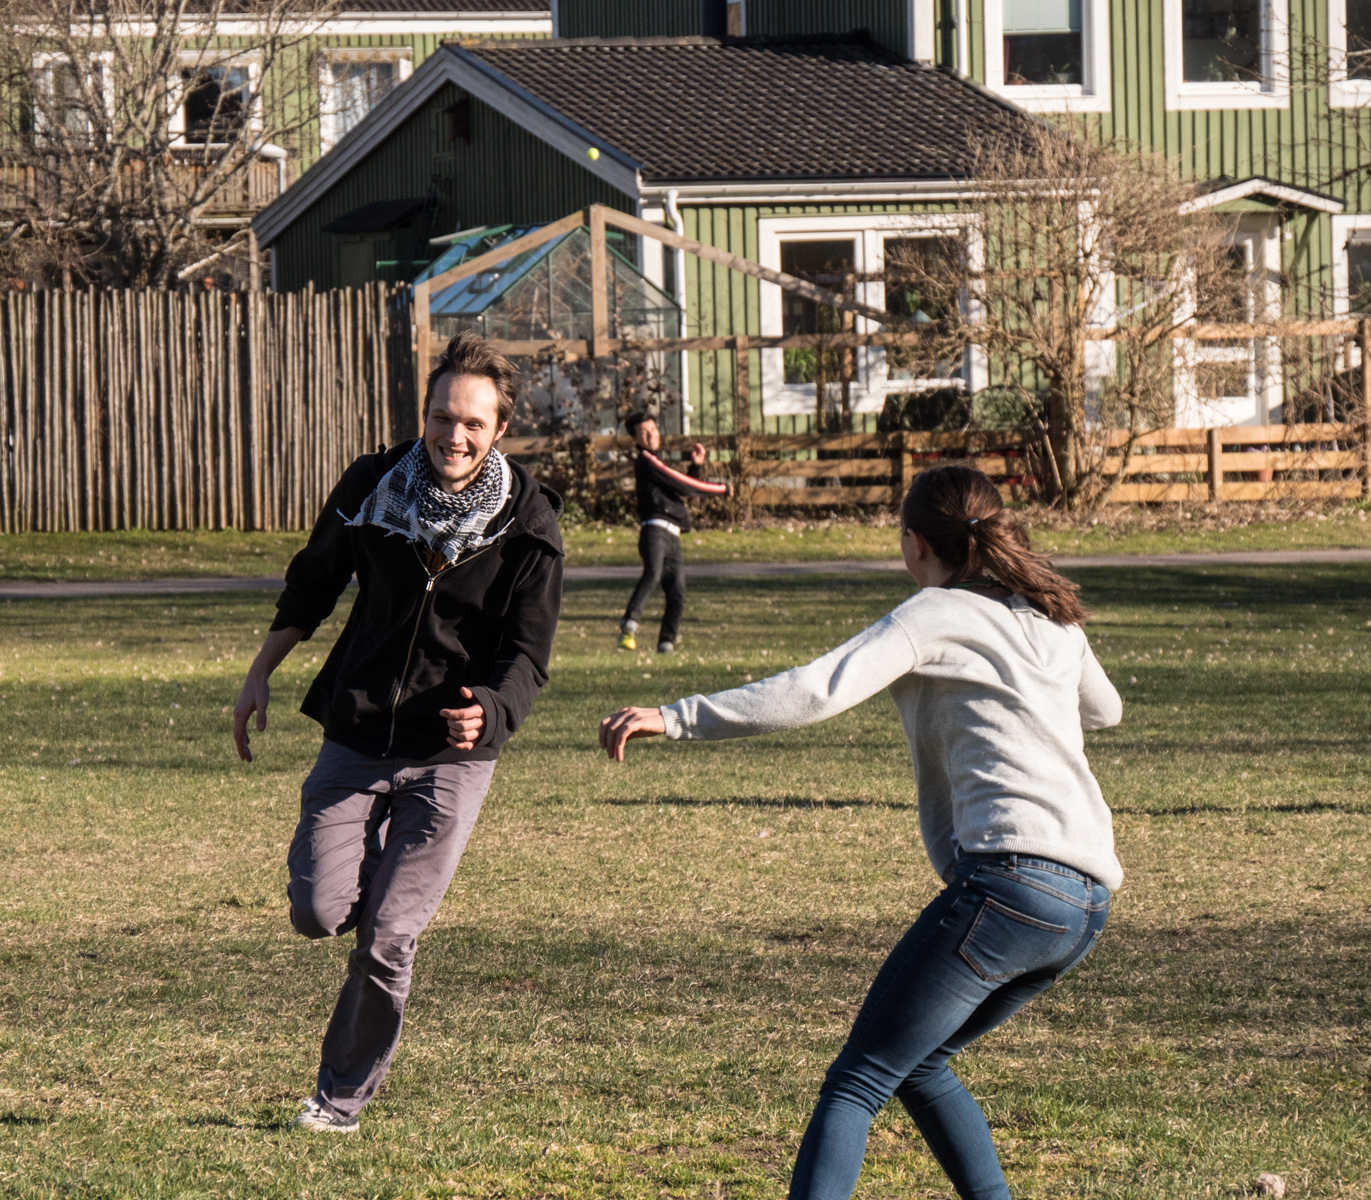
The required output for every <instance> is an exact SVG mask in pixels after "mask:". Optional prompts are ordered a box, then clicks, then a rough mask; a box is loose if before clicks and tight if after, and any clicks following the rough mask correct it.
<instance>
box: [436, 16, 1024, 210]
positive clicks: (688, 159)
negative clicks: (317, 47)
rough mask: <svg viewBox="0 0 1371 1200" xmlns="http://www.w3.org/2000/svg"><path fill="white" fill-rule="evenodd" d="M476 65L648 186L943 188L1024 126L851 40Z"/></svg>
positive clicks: (1007, 112)
mask: <svg viewBox="0 0 1371 1200" xmlns="http://www.w3.org/2000/svg"><path fill="white" fill-rule="evenodd" d="M450 50H451V51H452V52H453V53H459V54H461V53H465V54H469V55H472V56H475V57H477V58H479V59H480V60H481V61H482V62H483V63H485V64H486V65H487V66H489V67H492V68H494V69H495V70H496V71H497V72H499V73H500V74H501V75H504V76H505V77H506V78H508V79H509V80H510V81H512V82H513V83H515V84H517V85H518V86H519V87H521V88H523V89H524V90H525V91H527V92H530V93H532V94H533V95H534V96H535V97H537V98H538V99H539V100H541V101H543V102H544V103H545V104H547V105H548V106H550V107H551V108H554V109H556V110H557V111H558V112H560V113H562V114H563V115H564V116H566V117H568V118H569V119H570V120H572V121H573V122H575V123H576V124H577V125H580V126H581V127H582V128H584V129H586V130H587V131H588V132H590V133H591V134H593V135H594V136H596V137H598V138H601V139H603V140H604V141H605V142H606V143H608V144H609V145H610V146H613V147H615V148H616V149H618V150H620V151H622V152H623V153H624V154H626V155H628V156H629V157H630V158H633V159H635V160H636V161H637V162H639V163H641V164H642V168H643V170H642V174H643V179H644V181H645V182H649V183H667V182H675V183H686V182H694V181H701V182H703V181H710V182H746V181H767V180H770V181H781V180H794V181H802V180H858V179H948V178H959V177H962V176H964V175H965V174H966V173H967V169H968V167H969V165H970V157H971V156H970V153H969V151H968V145H969V143H970V142H971V140H972V139H973V138H975V139H977V140H980V141H982V142H984V139H985V138H986V137H988V136H993V135H995V134H996V133H999V134H1002V135H1006V136H1012V135H1013V133H1014V132H1015V131H1016V130H1023V129H1025V128H1026V123H1027V122H1029V121H1031V120H1033V118H1031V117H1028V116H1027V115H1026V114H1024V113H1023V112H1021V111H1020V110H1019V109H1017V108H1014V107H1013V106H1012V105H1009V104H1007V103H1005V102H1003V101H1001V100H999V99H997V98H996V97H994V96H992V95H990V94H989V93H988V92H985V91H983V90H982V89H980V88H978V87H976V86H975V85H973V84H970V83H967V82H965V81H964V80H961V79H958V78H957V77H956V76H954V75H951V74H949V73H947V72H945V71H941V70H938V69H937V68H935V67H931V66H925V65H922V64H918V63H910V62H906V61H905V60H904V59H901V58H897V57H895V56H894V55H892V54H890V53H889V52H888V51H886V50H884V49H882V48H881V47H879V46H877V45H876V44H874V43H873V42H870V41H868V40H866V39H864V38H861V37H860V35H859V36H858V37H857V38H856V39H852V38H850V37H849V38H846V39H842V40H839V39H836V38H833V39H824V40H819V39H812V40H803V41H801V40H796V41H787V42H780V41H764V40H760V39H759V40H755V41H749V40H742V41H725V42H719V41H715V40H713V39H708V38H645V39H634V40H630V39H615V40H578V41H546V42H543V43H541V44H536V43H531V42H524V43H518V44H512V45H511V44H507V45H503V46H501V45H498V44H495V43H490V42H487V43H483V44H479V45H476V46H469V47H467V48H466V49H465V50H460V49H458V48H456V47H450Z"/></svg>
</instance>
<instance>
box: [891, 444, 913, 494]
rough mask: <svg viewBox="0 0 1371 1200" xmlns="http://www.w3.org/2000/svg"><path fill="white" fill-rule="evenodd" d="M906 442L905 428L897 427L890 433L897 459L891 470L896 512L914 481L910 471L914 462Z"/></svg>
mask: <svg viewBox="0 0 1371 1200" xmlns="http://www.w3.org/2000/svg"><path fill="white" fill-rule="evenodd" d="M904 443H905V436H904V430H903V429H897V430H895V432H894V433H892V434H891V435H890V448H891V449H892V450H893V451H894V452H895V461H894V462H893V463H892V464H891V472H890V483H891V488H890V507H891V508H893V509H894V510H895V511H896V512H899V510H900V505H901V504H903V503H904V494H905V492H907V491H909V485H910V484H911V483H912V482H913V479H912V478H911V474H912V473H911V471H910V467H911V466H912V465H913V464H912V462H911V460H910V457H909V452H908V451H907V450H906V449H905V444H904Z"/></svg>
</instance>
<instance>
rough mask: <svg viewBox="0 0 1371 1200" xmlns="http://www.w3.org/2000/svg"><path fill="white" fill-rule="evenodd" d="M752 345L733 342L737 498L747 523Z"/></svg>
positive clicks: (749, 507) (742, 340)
mask: <svg viewBox="0 0 1371 1200" xmlns="http://www.w3.org/2000/svg"><path fill="white" fill-rule="evenodd" d="M751 353H752V346H751V343H750V342H749V341H748V339H747V337H746V335H743V336H741V337H736V338H734V339H733V355H734V360H735V365H736V382H735V383H734V385H733V473H734V484H733V496H734V507H735V509H736V510H737V511H738V513H739V517H740V519H741V520H743V521H750V520H752V473H751V470H750V463H751V458H752V436H751V435H752V374H751V367H752V364H751V360H750V355H751Z"/></svg>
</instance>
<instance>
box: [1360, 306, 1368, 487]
mask: <svg viewBox="0 0 1371 1200" xmlns="http://www.w3.org/2000/svg"><path fill="white" fill-rule="evenodd" d="M1358 340H1359V341H1360V342H1361V467H1362V470H1361V494H1362V495H1363V496H1365V497H1367V498H1368V499H1371V317H1363V318H1362V322H1361V331H1360V333H1359V334H1358Z"/></svg>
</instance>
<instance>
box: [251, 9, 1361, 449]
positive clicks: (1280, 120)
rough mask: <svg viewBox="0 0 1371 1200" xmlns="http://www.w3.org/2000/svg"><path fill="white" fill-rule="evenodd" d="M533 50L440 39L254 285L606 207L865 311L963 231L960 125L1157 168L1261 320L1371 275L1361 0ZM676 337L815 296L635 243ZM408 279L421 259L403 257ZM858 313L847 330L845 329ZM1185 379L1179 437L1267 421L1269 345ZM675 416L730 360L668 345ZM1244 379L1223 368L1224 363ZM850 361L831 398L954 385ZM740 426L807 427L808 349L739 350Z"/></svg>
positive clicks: (666, 22)
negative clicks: (744, 354) (850, 377)
mask: <svg viewBox="0 0 1371 1200" xmlns="http://www.w3.org/2000/svg"><path fill="white" fill-rule="evenodd" d="M552 19H553V25H554V35H555V36H554V40H552V41H550V42H543V43H542V44H530V43H522V44H520V43H503V44H496V43H494V42H487V43H484V44H468V45H464V46H462V45H455V44H446V45H444V46H443V47H442V50H441V52H436V53H434V54H433V55H431V56H430V57H429V58H428V59H426V60H425V61H424V63H423V64H422V65H421V66H419V67H418V68H417V69H416V70H415V72H414V74H413V75H412V77H411V78H410V79H409V80H408V81H407V82H406V83H405V84H404V86H403V87H401V88H398V89H397V90H396V91H394V92H393V93H391V95H390V96H388V97H387V98H386V99H385V100H384V101H383V102H382V103H381V104H380V105H378V106H377V108H376V109H375V111H374V112H372V113H371V114H370V115H369V116H368V118H367V119H366V120H365V121H363V122H361V123H360V124H359V125H358V126H357V128H355V129H354V130H352V131H351V132H350V133H348V135H347V136H346V137H344V138H343V139H342V140H341V141H340V142H339V144H338V145H337V147H336V149H335V150H334V151H333V152H331V153H330V154H329V155H328V156H326V157H325V158H324V159H323V160H322V161H320V162H319V163H318V164H317V165H316V166H315V167H313V168H312V169H311V170H310V171H309V172H307V173H306V174H305V176H304V177H303V178H302V179H301V180H300V181H299V182H298V183H297V184H296V185H295V186H293V187H292V188H291V189H290V190H289V191H288V192H287V193H286V194H285V195H284V196H283V197H281V199H280V200H278V201H277V202H276V203H274V204H273V205H272V206H271V207H270V208H269V209H267V210H266V211H265V212H263V213H262V214H261V215H260V216H259V218H258V219H257V221H256V223H255V228H256V231H257V235H258V238H259V241H260V242H261V243H262V244H263V245H264V246H268V247H270V249H271V251H272V264H273V278H274V282H275V286H276V287H278V288H283V289H294V288H299V287H303V286H305V285H306V284H308V283H311V282H312V283H313V284H314V285H315V286H316V287H327V286H333V285H338V284H344V283H358V282H362V281H364V280H365V279H370V278H378V277H381V278H406V277H412V274H413V273H414V271H417V269H418V267H417V266H415V265H414V264H417V263H419V262H420V261H421V260H424V259H425V258H431V257H432V256H433V255H434V254H435V253H436V248H435V247H431V246H429V244H428V243H429V242H430V241H431V239H432V238H434V237H437V236H438V234H437V233H433V232H430V231H441V232H442V233H451V232H452V231H455V230H461V229H466V228H471V227H474V226H479V225H487V224H489V225H495V224H508V223H516V224H532V223H538V222H543V221H549V220H553V219H555V218H557V217H560V216H563V215H565V214H566V213H567V212H570V211H571V210H573V209H575V208H577V207H580V206H583V205H585V204H588V203H591V202H594V201H599V202H602V203H605V204H610V205H614V206H617V207H620V208H622V209H624V210H626V211H629V212H634V213H637V214H638V215H640V216H643V217H644V218H646V219H649V220H653V221H660V222H662V223H664V224H667V225H671V226H675V227H677V228H679V229H680V230H682V231H683V232H684V233H685V234H686V235H687V236H690V237H693V238H697V239H699V240H701V241H704V242H707V243H710V244H712V245H715V246H719V247H721V248H723V249H727V250H730V251H733V252H735V253H738V254H741V255H744V256H746V257H748V258H751V259H755V260H757V261H759V262H761V263H763V264H766V265H768V266H772V267H776V268H779V269H782V270H786V271H789V272H792V273H795V274H801V275H807V276H809V277H811V278H822V277H824V276H828V277H829V278H830V279H834V278H840V277H841V276H842V275H845V274H848V273H851V274H855V275H856V276H858V277H859V278H860V279H863V280H866V281H867V282H865V283H862V284H861V285H860V287H861V288H862V289H863V291H864V296H863V297H862V298H863V299H864V300H865V301H866V302H867V303H869V304H873V305H876V306H878V307H884V306H885V305H886V303H887V296H886V288H885V286H884V284H883V283H882V282H881V280H882V274H883V270H884V264H885V262H886V259H887V255H888V254H889V252H890V251H891V249H892V248H893V246H894V245H895V244H897V243H899V244H902V245H903V249H904V250H905V251H909V250H914V251H916V252H917V248H918V246H919V244H920V240H921V239H929V238H936V237H939V236H945V235H946V233H947V232H948V231H949V230H952V229H956V228H957V227H958V221H959V217H958V212H959V205H958V201H959V197H960V196H962V195H964V194H965V192H964V189H965V187H966V186H967V185H966V184H965V182H964V180H965V170H964V168H965V166H966V162H965V147H966V145H967V139H968V137H969V136H970V135H972V134H973V133H975V132H985V131H989V130H996V131H999V132H1001V133H1004V132H1012V131H1013V129H1015V128H1016V127H1017V126H1018V124H1019V123H1023V122H1029V121H1036V120H1041V119H1047V120H1054V119H1072V120H1085V121H1086V122H1088V123H1090V125H1091V127H1092V128H1093V129H1095V130H1096V131H1097V132H1098V134H1099V135H1100V136H1115V135H1121V136H1124V137H1127V138H1128V139H1130V140H1131V141H1132V142H1134V143H1136V144H1137V145H1139V146H1142V147H1147V148H1151V149H1155V150H1159V151H1162V152H1164V153H1166V154H1167V155H1168V156H1170V157H1172V158H1173V159H1174V160H1176V161H1177V162H1179V163H1180V165H1181V169H1182V170H1183V171H1184V172H1185V173H1186V174H1187V175H1188V176H1190V177H1192V178H1194V179H1196V180H1197V181H1200V182H1202V183H1203V184H1204V185H1205V187H1204V191H1205V199H1204V203H1207V204H1212V205H1215V206H1219V207H1220V208H1222V209H1223V210H1224V211H1226V212H1230V213H1231V214H1232V221H1233V243H1234V252H1235V255H1239V256H1241V258H1242V261H1243V263H1244V265H1245V266H1246V269H1247V270H1248V272H1249V276H1250V278H1251V281H1252V288H1253V307H1254V311H1270V310H1271V308H1272V307H1273V306H1284V307H1285V308H1286V309H1287V310H1293V311H1298V312H1307V313H1311V314H1314V313H1325V312H1327V313H1337V312H1346V311H1348V310H1349V309H1350V308H1355V307H1356V306H1357V304H1358V296H1359V294H1360V292H1361V290H1362V288H1361V283H1362V281H1363V280H1364V279H1371V193H1369V192H1368V181H1367V179H1366V173H1365V171H1364V170H1363V164H1364V162H1365V161H1366V152H1367V149H1368V145H1369V144H1371V121H1369V120H1368V116H1367V114H1366V112H1365V111H1364V109H1365V108H1366V106H1367V102H1368V101H1371V62H1365V64H1363V58H1362V56H1361V54H1360V52H1361V50H1362V49H1363V48H1364V47H1365V46H1366V44H1367V42H1368V41H1371V0H745V2H743V3H725V2H723V0H555V3H554V4H553V6H552ZM637 253H638V255H639V264H640V266H641V267H642V269H643V271H644V273H645V274H646V275H647V276H648V277H649V278H651V279H653V280H654V281H655V282H658V283H659V284H661V285H662V286H663V287H665V288H666V289H667V290H668V291H671V292H674V293H675V294H677V295H678V296H679V297H680V300H681V302H682V308H683V310H684V312H685V331H686V332H687V333H689V334H692V335H695V334H699V335H714V334H731V333H748V334H752V335H758V334H775V333H782V332H787V333H789V332H798V331H804V330H812V329H816V328H819V327H820V322H821V321H822V320H823V319H824V315H825V314H823V313H822V312H820V311H819V310H817V309H816V308H815V307H814V306H813V305H810V304H808V303H807V302H803V301H796V300H793V299H783V298H782V296H781V294H780V293H779V291H778V290H777V289H775V288H772V287H769V286H766V287H763V286H760V285H758V284H757V283H755V282H754V281H750V280H744V279H743V278H741V277H738V276H735V275H732V274H730V273H729V272H727V271H726V270H723V269H716V268H714V267H712V266H710V265H709V264H707V263H700V262H698V261H697V260H696V259H694V258H692V257H689V256H685V257H683V258H678V257H676V256H673V255H671V254H670V253H668V254H666V255H663V254H662V253H661V251H660V249H659V248H658V247H657V246H655V245H644V246H641V247H639V248H637ZM411 267H413V270H411ZM859 324H860V322H859ZM1197 353H1199V354H1201V355H1202V354H1205V353H1215V354H1227V355H1228V356H1229V357H1235V356H1237V355H1240V354H1246V355H1247V358H1246V359H1244V361H1243V363H1241V364H1239V363H1236V362H1235V364H1230V365H1232V366H1233V367H1234V369H1231V370H1224V371H1214V372H1210V373H1208V375H1207V376H1206V377H1211V376H1212V377H1213V378H1217V379H1222V380H1226V381H1232V380H1238V381H1239V383H1238V384H1236V385H1235V384H1233V383H1231V382H1230V383H1228V384H1226V386H1225V387H1224V388H1223V389H1221V390H1225V391H1231V392H1235V393H1238V394H1232V395H1217V394H1216V395H1202V394H1201V392H1202V391H1203V390H1204V389H1203V388H1201V387H1200V386H1199V385H1198V384H1197V383H1196V382H1195V380H1194V379H1190V380H1187V379H1185V378H1182V379H1181V380H1180V383H1179V386H1178V391H1177V420H1178V423H1182V424H1188V425H1209V424H1225V423H1227V424H1243V423H1246V424H1266V423H1268V422H1270V421H1272V420H1279V419H1280V414H1281V403H1282V397H1283V381H1282V375H1281V369H1280V362H1279V353H1278V351H1276V350H1274V348H1273V347H1271V346H1266V345H1263V344H1261V343H1253V344H1249V345H1248V346H1247V348H1246V349H1244V350H1240V351H1235V350H1234V348H1232V347H1222V346H1221V347H1218V348H1215V349H1213V350H1210V349H1203V350H1201V351H1197ZM684 366H685V371H684V374H685V378H686V380H687V385H686V386H687V393H688V399H689V409H690V414H691V415H690V420H691V421H692V423H693V428H694V429H696V430H699V431H703V432H714V431H720V432H727V431H728V429H729V428H730V427H731V419H732V395H731V388H732V368H731V363H730V362H729V360H728V358H727V357H726V356H722V355H720V356H715V355H711V354H700V355H691V356H689V359H688V361H687V362H686V363H685V364H684ZM1243 367H1245V368H1246V369H1238V368H1243ZM986 374H987V373H986V364H985V363H984V361H982V360H980V359H979V358H978V356H977V355H976V354H974V353H969V354H968V355H966V357H965V359H964V360H963V361H962V362H961V363H960V364H954V365H952V366H950V367H949V368H947V377H946V378H936V379H934V378H910V377H909V374H908V372H905V371H901V370H899V369H898V368H897V367H895V366H894V365H892V363H890V362H888V361H887V358H886V356H885V355H884V354H883V353H882V352H881V351H880V350H875V349H873V350H868V351H863V352H862V353H861V354H860V355H859V362H858V370H857V376H858V377H857V380H856V382H855V384H854V386H853V391H852V403H853V409H854V412H855V413H857V414H858V418H857V423H858V427H865V428H873V427H874V424H875V420H876V416H877V414H879V413H880V412H881V410H882V408H883V407H884V405H885V403H886V401H887V399H888V398H889V397H890V396H892V395H897V394H911V393H926V394H930V395H934V394H938V393H940V392H943V393H945V392H946V391H948V390H949V389H963V390H970V391H972V392H974V391H976V390H978V389H979V388H981V387H983V386H984V385H985V383H986ZM752 378H753V380H754V381H760V386H758V385H757V383H756V382H754V385H753V388H752V396H753V414H752V420H753V428H754V429H765V430H767V431H770V432H790V431H796V432H803V431H807V430H808V429H810V428H811V421H812V417H813V414H814V412H815V407H816V404H815V385H814V383H813V382H812V376H811V375H810V374H809V373H808V372H807V368H806V363H805V362H804V361H803V358H802V356H795V355H791V356H787V355H786V354H785V353H784V352H781V351H764V352H755V353H754V356H753V364H752Z"/></svg>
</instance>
